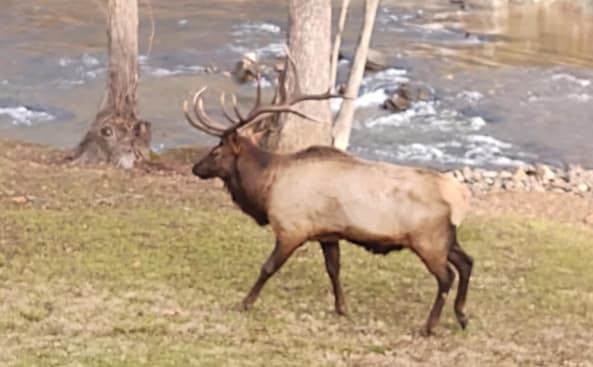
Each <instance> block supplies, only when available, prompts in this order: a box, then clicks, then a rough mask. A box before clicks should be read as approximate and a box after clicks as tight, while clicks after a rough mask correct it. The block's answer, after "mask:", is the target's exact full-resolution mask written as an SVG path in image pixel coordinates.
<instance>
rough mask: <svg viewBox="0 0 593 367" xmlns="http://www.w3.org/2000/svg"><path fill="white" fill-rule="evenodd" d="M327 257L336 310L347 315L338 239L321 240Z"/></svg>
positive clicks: (326, 262)
mask: <svg viewBox="0 0 593 367" xmlns="http://www.w3.org/2000/svg"><path fill="white" fill-rule="evenodd" d="M320 244H321V249H322V250H323V257H324V259H325V269H326V270H327V274H328V275H329V279H330V280H331V283H332V288H333V291H334V301H335V310H336V313H337V314H338V315H346V314H347V310H346V301H345V299H344V293H343V292H342V286H341V284H340V243H339V242H338V241H330V242H320Z"/></svg>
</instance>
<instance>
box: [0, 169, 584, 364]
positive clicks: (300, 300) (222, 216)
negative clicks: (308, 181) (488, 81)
mask: <svg viewBox="0 0 593 367" xmlns="http://www.w3.org/2000/svg"><path fill="white" fill-rule="evenodd" d="M3 167H4V168H5V167H6V166H3V162H2V160H1V159H0V174H2V173H5V174H6V176H4V177H8V180H7V181H5V182H8V183H10V182H13V181H14V182H15V184H14V185H12V186H10V184H8V185H6V186H1V185H0V204H1V205H2V210H1V211H0V224H1V230H2V232H0V365H1V366H121V367H124V366H125V367H131V366H394V365H398V366H399V365H402V366H423V365H456V366H478V365H479V366H536V365H538V366H539V365H545V366H559V365H563V364H565V365H572V366H588V365H591V363H592V362H591V361H593V348H591V340H593V270H592V269H593V268H592V266H593V232H591V231H590V230H589V229H586V228H584V227H580V226H572V225H567V224H559V223H555V222H551V221H543V220H532V219H524V218H520V217H475V216H470V217H469V218H468V219H467V221H466V222H464V224H463V225H462V227H461V228H460V231H459V235H460V240H461V243H462V245H463V247H464V248H465V249H466V250H467V252H468V253H470V254H471V255H472V256H473V257H474V259H475V268H474V273H473V277H472V280H471V284H470V290H469V299H468V303H467V311H468V313H469V316H470V325H469V328H468V329H467V330H466V331H462V330H460V328H459V326H458V325H457V323H456V321H455V318H454V315H453V312H452V303H453V302H452V301H453V294H454V292H452V294H451V295H450V297H449V299H448V301H447V304H446V307H445V311H444V312H443V316H442V318H441V322H440V323H439V325H438V327H437V328H436V330H435V331H436V333H437V336H435V337H432V338H427V339H426V338H422V337H419V336H418V335H417V331H418V329H419V328H420V327H421V326H422V324H423V323H424V321H425V318H426V316H427V314H428V311H429V309H430V307H431V305H432V302H433V299H434V296H435V291H436V284H435V281H434V279H433V278H432V277H431V276H430V275H429V274H428V272H427V271H426V269H425V268H424V266H423V265H422V264H421V263H420V261H419V260H418V259H417V258H416V257H415V256H414V255H413V254H411V253H409V252H407V251H404V252H401V253H394V254H390V255H388V256H377V255H372V254H370V253H367V252H365V251H364V250H362V249H360V248H358V247H356V246H352V245H349V244H346V243H344V244H343V245H342V249H343V254H342V281H343V286H344V290H345V293H346V298H347V302H348V305H349V310H350V317H349V318H340V317H337V316H335V315H334V314H333V312H332V311H333V297H332V294H331V288H330V283H329V280H328V278H327V275H326V274H325V268H324V265H323V257H322V254H321V250H320V249H319V246H318V245H316V244H314V243H311V244H308V245H307V246H305V247H303V248H302V249H301V250H299V251H297V253H295V254H294V255H293V256H292V257H291V259H290V260H289V261H288V263H287V264H286V265H285V266H284V268H282V270H281V271H280V272H279V273H278V274H277V275H276V276H274V277H273V278H272V279H271V280H270V281H269V282H268V284H267V285H266V287H265V288H264V290H263V292H262V295H261V297H260V299H259V300H258V302H257V303H256V304H255V307H254V309H253V310H251V311H249V312H237V311H234V310H233V307H234V306H235V304H236V303H237V302H239V301H240V300H241V298H242V297H243V296H244V295H245V293H246V292H247V290H248V289H249V287H250V286H251V285H252V283H253V282H254V281H255V279H256V277H257V275H258V272H259V268H260V266H261V265H262V263H263V262H264V261H265V259H266V258H267V256H268V254H269V252H270V251H271V250H272V244H273V238H272V236H271V234H270V232H269V231H268V230H267V229H262V228H259V227H257V226H256V225H255V224H254V223H253V222H252V221H251V219H249V218H247V217H246V216H244V215H243V214H241V213H240V212H239V211H238V210H237V209H234V208H232V207H230V206H229V205H228V202H226V201H225V200H224V197H225V196H224V195H223V193H221V192H220V191H219V190H217V189H214V188H212V187H209V188H208V187H206V188H204V186H194V185H197V181H196V180H194V179H190V178H183V177H181V178H180V177H173V178H169V177H164V178H155V177H152V176H145V175H137V174H129V173H121V172H116V171H111V170H107V171H102V170H85V169H83V170H71V169H69V168H67V169H63V168H59V169H57V170H56V169H55V168H48V167H38V169H36V170H33V171H32V170H22V171H18V172H17V171H13V170H11V171H4V172H3V171H2V169H3ZM106 183H108V185H106ZM42 187H45V189H43V188H42ZM3 190H4V191H5V192H8V191H10V193H11V195H19V194H25V193H27V194H31V195H33V196H35V197H36V198H37V199H35V200H33V201H32V202H30V203H28V204H16V203H13V202H11V201H10V200H8V199H6V196H5V198H4V199H2V191H3ZM19 190H21V191H19ZM138 195H141V197H140V196H138Z"/></svg>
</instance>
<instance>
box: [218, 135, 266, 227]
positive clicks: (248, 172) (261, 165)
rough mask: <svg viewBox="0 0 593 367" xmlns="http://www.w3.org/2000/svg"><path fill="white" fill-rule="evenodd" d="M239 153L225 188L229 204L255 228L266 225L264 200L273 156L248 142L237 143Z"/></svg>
mask: <svg viewBox="0 0 593 367" xmlns="http://www.w3.org/2000/svg"><path fill="white" fill-rule="evenodd" d="M240 149H241V152H240V154H239V156H238V158H237V159H236V161H235V168H234V170H233V174H232V175H231V176H230V177H229V178H228V179H226V180H225V186H226V188H227V190H228V191H229V193H230V194H231V198H232V199H233V202H235V204H237V205H238V206H239V208H241V210H242V211H243V212H244V213H245V214H248V215H249V216H251V217H252V218H253V219H254V220H255V221H256V222H257V223H258V224H259V225H266V224H268V222H269V221H268V214H267V211H266V201H267V196H268V192H269V188H270V184H271V179H272V177H271V170H270V165H271V162H272V160H273V157H274V155H273V153H269V152H266V151H264V150H262V149H260V148H258V147H257V146H255V145H253V144H252V143H250V142H248V141H246V140H245V141H241V144H240Z"/></svg>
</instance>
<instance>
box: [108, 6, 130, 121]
mask: <svg viewBox="0 0 593 367" xmlns="http://www.w3.org/2000/svg"><path fill="white" fill-rule="evenodd" d="M107 11H108V19H109V26H108V32H107V48H108V50H109V78H108V81H107V99H106V101H104V103H103V106H101V107H102V109H109V110H111V111H114V112H115V113H116V114H117V115H119V116H122V117H128V118H134V117H136V88H137V84H138V2H137V0H109V3H108V10H107Z"/></svg>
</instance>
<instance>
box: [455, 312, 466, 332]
mask: <svg viewBox="0 0 593 367" xmlns="http://www.w3.org/2000/svg"><path fill="white" fill-rule="evenodd" d="M456 316H457V321H458V322H459V325H460V326H461V328H462V329H463V330H465V328H467V324H468V322H469V320H468V318H467V316H465V314H463V313H459V314H457V315H456Z"/></svg>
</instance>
